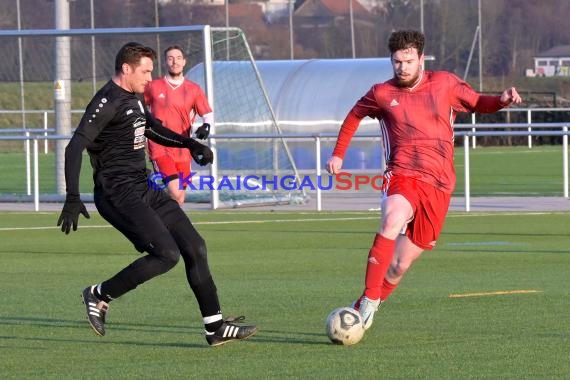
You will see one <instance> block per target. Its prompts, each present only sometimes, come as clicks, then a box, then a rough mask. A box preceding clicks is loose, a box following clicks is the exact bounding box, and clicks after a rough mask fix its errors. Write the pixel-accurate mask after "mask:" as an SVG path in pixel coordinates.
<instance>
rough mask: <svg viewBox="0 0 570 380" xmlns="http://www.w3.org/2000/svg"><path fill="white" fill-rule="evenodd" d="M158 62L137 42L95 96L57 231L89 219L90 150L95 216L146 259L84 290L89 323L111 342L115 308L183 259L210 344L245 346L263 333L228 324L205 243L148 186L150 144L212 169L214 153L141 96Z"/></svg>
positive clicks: (77, 144)
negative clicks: (86, 178) (86, 168)
mask: <svg viewBox="0 0 570 380" xmlns="http://www.w3.org/2000/svg"><path fill="white" fill-rule="evenodd" d="M155 58H156V53H155V52H154V50H153V49H151V48H149V47H146V46H143V45H141V44H138V43H134V42H130V43H127V44H126V45H124V46H123V47H122V48H121V49H120V50H119V52H118V53H117V57H116V60H115V75H114V76H113V78H112V79H111V80H109V81H108V82H107V83H106V84H105V85H104V86H103V87H102V88H101V89H100V90H99V91H98V92H97V93H96V94H95V96H94V97H93V99H92V100H91V102H90V103H89V105H88V106H87V108H86V110H85V114H84V115H83V117H82V119H81V122H80V123H79V126H78V127H77V129H76V131H75V133H74V135H73V137H72V138H71V140H70V142H69V144H68V145H67V148H66V150H65V180H66V186H67V189H66V190H67V196H66V200H65V204H64V206H63V210H62V212H61V215H60V217H59V220H58V222H57V225H58V226H61V230H62V231H63V232H64V233H66V234H68V233H69V232H70V231H71V229H73V230H74V231H75V230H77V223H78V219H79V214H82V215H83V216H84V217H86V218H89V214H88V212H87V209H86V208H85V205H84V204H83V202H82V201H81V198H80V195H79V175H80V171H81V156H82V152H83V150H84V149H87V152H88V153H89V157H90V159H91V166H92V167H93V182H94V200H95V206H96V207H97V210H98V211H99V213H100V214H101V216H102V217H103V218H105V220H107V221H108V222H109V223H110V224H111V225H112V226H113V227H115V228H116V229H117V230H119V231H120V232H121V233H122V234H123V235H125V236H126V237H127V239H129V240H130V241H131V242H132V243H133V245H134V246H135V248H136V249H137V250H138V251H139V252H141V253H144V256H142V257H140V258H138V259H137V260H135V261H133V262H132V263H131V264H130V265H128V266H127V267H126V268H123V269H122V270H121V271H119V272H118V273H117V274H115V275H114V276H113V277H111V278H109V279H108V280H105V281H102V282H100V283H98V284H95V285H92V286H88V287H87V288H85V289H84V290H83V293H82V297H83V302H84V304H85V307H86V312H87V318H88V320H89V323H90V324H91V327H92V328H93V330H94V331H95V332H96V333H97V334H98V335H101V336H103V335H105V322H106V321H105V316H106V314H107V311H108V310H109V303H110V302H111V301H112V300H113V299H116V298H119V297H120V296H122V295H123V294H125V293H127V292H129V291H131V290H133V289H135V288H136V287H137V286H139V285H140V284H142V283H144V282H146V281H148V280H150V279H152V278H154V277H156V276H158V275H161V274H163V273H166V272H168V271H169V270H170V269H172V268H173V267H174V266H175V265H176V263H177V262H178V260H179V258H180V257H181V256H182V259H183V260H184V265H185V268H186V278H187V280H188V284H189V285H190V288H191V289H192V291H193V293H194V296H195V297H196V300H197V301H198V305H199V307H200V312H201V315H202V318H203V322H204V327H205V334H206V340H207V342H208V344H210V345H211V346H217V345H220V344H223V343H226V342H229V341H232V340H240V339H246V338H248V337H250V336H252V335H253V334H255V333H256V332H257V328H256V326H254V325H242V324H237V323H236V322H238V321H239V320H235V319H224V318H223V316H222V312H221V307H220V303H219V300H218V295H217V290H216V285H215V283H214V280H213V278H212V274H211V273H210V268H209V266H208V259H207V253H206V244H205V242H204V239H203V238H202V237H201V236H200V234H199V233H198V232H197V231H196V229H195V228H194V226H193V225H192V222H191V221H190V219H189V218H188V216H187V215H186V214H185V213H184V211H183V210H182V209H181V208H180V206H179V205H178V203H176V201H174V200H172V199H171V198H170V197H169V196H168V194H166V193H165V192H164V191H161V190H156V187H155V186H149V183H148V182H147V181H148V171H147V169H146V161H145V143H146V139H147V138H148V139H150V140H152V141H154V142H157V143H159V144H162V145H164V146H168V147H179V148H182V149H190V150H191V152H192V157H193V159H194V160H195V161H196V162H197V163H198V164H199V165H201V166H204V165H207V164H210V163H212V162H213V154H212V151H211V150H210V148H209V147H207V146H205V145H203V144H200V143H198V142H197V141H196V140H194V139H192V138H189V137H184V136H182V135H179V134H177V133H174V132H172V131H171V130H169V129H167V128H166V127H164V126H163V125H162V123H161V122H160V121H159V120H157V119H155V118H153V117H152V116H151V115H150V113H149V112H148V110H147V108H146V107H145V104H144V100H143V96H142V94H143V92H144V89H145V86H146V85H147V83H149V82H150V81H151V79H152V78H151V73H152V70H153V60H154V59H155Z"/></svg>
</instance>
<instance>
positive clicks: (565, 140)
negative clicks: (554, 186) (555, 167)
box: [562, 125, 568, 198]
mask: <svg viewBox="0 0 570 380" xmlns="http://www.w3.org/2000/svg"><path fill="white" fill-rule="evenodd" d="M562 131H564V136H562V170H563V171H564V172H563V173H562V177H563V178H564V198H568V126H567V125H565V126H563V127H562Z"/></svg>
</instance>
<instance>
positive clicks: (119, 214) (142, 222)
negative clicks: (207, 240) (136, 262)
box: [94, 183, 195, 252]
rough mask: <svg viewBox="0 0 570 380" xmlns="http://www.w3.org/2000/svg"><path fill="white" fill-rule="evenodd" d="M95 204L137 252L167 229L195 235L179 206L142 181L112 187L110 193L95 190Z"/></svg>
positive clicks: (165, 232) (164, 194)
mask: <svg viewBox="0 0 570 380" xmlns="http://www.w3.org/2000/svg"><path fill="white" fill-rule="evenodd" d="M94 198H95V206H96V207H97V210H98V211H99V213H100V214H101V216H102V217H103V218H104V219H105V220H106V221H107V222H109V223H110V224H111V225H112V226H113V227H115V228H116V229H117V230H119V231H120V232H121V233H123V235H125V236H126V237H127V238H128V239H129V240H130V241H131V242H132V243H133V244H134V246H135V248H136V249H137V251H139V252H144V251H146V250H147V248H149V245H150V244H151V243H152V242H153V241H154V240H156V238H157V237H159V236H161V235H163V234H169V233H170V231H169V230H181V229H182V231H180V232H181V234H182V236H184V234H185V231H184V229H187V230H188V231H187V232H188V234H189V235H191V234H194V233H195V231H194V229H193V226H192V224H191V222H190V220H189V219H188V217H187V215H186V214H185V213H184V211H183V210H182V209H181V208H180V205H179V204H178V203H177V202H176V201H174V200H173V199H171V198H170V196H169V195H168V194H166V193H165V192H164V191H161V190H155V189H152V188H151V187H149V186H148V185H147V184H146V183H144V184H142V183H141V184H137V185H133V184H129V185H125V186H114V187H113V191H112V192H105V191H104V190H103V191H99V192H98V191H96V192H95V197H94ZM187 236H188V235H187Z"/></svg>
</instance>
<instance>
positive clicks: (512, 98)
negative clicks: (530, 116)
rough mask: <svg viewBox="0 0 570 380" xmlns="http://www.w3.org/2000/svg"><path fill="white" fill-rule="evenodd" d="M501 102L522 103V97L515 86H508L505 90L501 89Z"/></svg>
mask: <svg viewBox="0 0 570 380" xmlns="http://www.w3.org/2000/svg"><path fill="white" fill-rule="evenodd" d="M501 103H502V104H511V103H515V104H520V103H522V98H521V96H520V95H519V93H518V92H517V89H516V88H514V87H510V88H507V89H506V90H505V91H503V93H502V94H501Z"/></svg>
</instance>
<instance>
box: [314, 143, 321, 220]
mask: <svg viewBox="0 0 570 380" xmlns="http://www.w3.org/2000/svg"><path fill="white" fill-rule="evenodd" d="M315 161H316V163H315V169H316V173H317V211H321V210H322V193H321V186H320V185H318V184H319V179H320V178H321V138H320V136H315Z"/></svg>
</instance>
